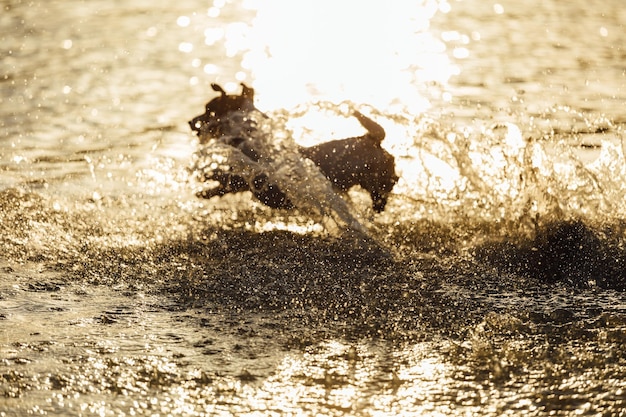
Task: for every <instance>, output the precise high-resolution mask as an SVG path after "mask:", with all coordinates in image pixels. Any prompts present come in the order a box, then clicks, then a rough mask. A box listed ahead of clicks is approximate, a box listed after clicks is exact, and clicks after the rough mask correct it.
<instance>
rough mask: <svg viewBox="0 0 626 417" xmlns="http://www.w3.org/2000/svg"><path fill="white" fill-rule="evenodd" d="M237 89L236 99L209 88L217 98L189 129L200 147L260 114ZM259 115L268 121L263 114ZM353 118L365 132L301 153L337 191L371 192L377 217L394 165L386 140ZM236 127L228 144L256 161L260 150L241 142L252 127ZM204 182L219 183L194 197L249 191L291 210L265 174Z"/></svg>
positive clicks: (367, 122) (227, 175)
mask: <svg viewBox="0 0 626 417" xmlns="http://www.w3.org/2000/svg"><path fill="white" fill-rule="evenodd" d="M241 86H242V92H241V94H240V95H230V94H227V93H226V92H225V91H224V89H223V88H222V87H220V86H219V85H217V84H212V85H211V87H212V88H213V90H214V91H217V92H219V93H221V95H220V96H218V97H216V98H214V99H212V100H211V101H209V102H208V103H207V104H206V106H205V113H204V114H202V115H200V116H197V117H195V118H193V119H192V120H191V121H190V122H189V126H190V127H191V129H192V130H193V131H195V132H196V134H197V135H198V137H199V138H200V141H201V142H207V141H208V140H210V139H214V138H219V137H221V136H222V135H226V134H231V132H230V131H229V128H228V123H229V121H230V116H231V115H232V114H233V113H235V112H240V113H243V114H246V113H249V112H253V111H258V110H257V109H256V107H255V106H254V89H252V88H250V87H248V86H246V85H245V84H243V83H242V84H241ZM259 113H260V112H259ZM260 114H261V115H262V116H263V117H266V118H267V116H266V115H265V114H263V113H260ZM353 116H354V117H356V119H357V120H358V121H359V122H360V123H361V125H362V126H363V127H364V128H365V130H367V133H366V134H364V135H363V136H358V137H353V138H348V139H338V140H332V141H330V142H325V143H322V144H319V145H316V146H311V147H301V148H299V151H300V154H301V155H302V156H304V157H305V158H308V159H310V160H311V161H313V163H314V164H315V165H317V167H318V168H319V169H320V171H321V172H322V173H323V174H324V176H326V178H328V180H329V181H330V182H331V183H332V184H333V186H334V187H335V188H337V189H339V190H341V191H347V190H349V189H350V188H352V187H353V186H356V185H359V186H361V187H362V188H363V189H364V190H366V191H367V192H368V193H369V195H370V197H371V199H372V208H373V209H374V211H376V212H377V213H380V212H382V211H383V210H384V209H385V206H386V204H387V199H388V197H389V194H390V193H391V190H392V188H393V187H394V185H395V184H396V182H397V181H398V176H397V175H396V172H395V160H394V158H393V156H392V155H390V154H389V153H388V152H387V151H385V150H384V149H383V148H382V146H381V142H382V140H383V139H384V138H385V130H384V129H383V128H382V127H381V126H380V125H379V124H377V123H376V122H374V121H373V120H371V119H370V118H368V117H366V116H364V115H363V114H361V113H360V112H358V111H355V112H354V113H353ZM239 127H240V129H239V135H238V136H235V137H229V139H228V145H230V146H232V147H235V148H237V149H239V150H240V151H241V152H242V153H243V154H244V155H246V156H247V157H248V158H250V159H251V160H253V161H256V162H258V161H259V159H260V155H259V151H258V150H257V149H254V147H253V146H251V145H250V141H248V140H246V138H245V137H244V136H246V134H251V133H252V132H253V129H255V126H254V124H253V123H252V122H250V120H248V119H246V118H245V117H244V118H243V119H242V125H241V126H239ZM205 179H206V180H214V181H217V182H218V183H219V185H218V186H216V187H215V188H212V189H207V190H204V191H201V192H200V193H198V196H199V197H202V198H211V197H214V196H223V195H225V194H228V193H236V192H243V191H251V192H252V194H254V196H255V197H256V198H257V199H258V200H259V201H261V202H262V203H263V204H265V205H267V206H269V207H272V208H282V209H292V208H294V205H293V203H292V202H291V201H290V200H289V198H288V196H287V195H286V194H285V193H284V192H282V191H281V190H280V188H279V187H278V186H277V185H276V184H273V183H271V182H270V181H269V177H268V175H267V174H265V173H260V174H257V175H255V176H254V177H253V178H252V179H251V180H250V179H246V178H244V177H242V176H240V175H237V174H236V173H234V172H232V171H228V172H225V171H223V170H219V169H216V170H214V171H213V172H211V173H210V174H208V175H206V178H205Z"/></svg>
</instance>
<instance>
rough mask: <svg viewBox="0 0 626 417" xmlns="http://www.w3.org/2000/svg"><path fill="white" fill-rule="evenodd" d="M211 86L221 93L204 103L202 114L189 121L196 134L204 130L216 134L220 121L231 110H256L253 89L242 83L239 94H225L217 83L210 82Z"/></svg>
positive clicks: (218, 130)
mask: <svg viewBox="0 0 626 417" xmlns="http://www.w3.org/2000/svg"><path fill="white" fill-rule="evenodd" d="M211 87H212V88H213V91H217V92H219V93H221V95H220V96H219V97H215V98H214V99H212V100H211V101H209V102H208V103H207V104H206V106H205V112H204V114H201V115H199V116H197V117H194V118H193V119H192V120H190V121H189V126H190V127H191V130H193V131H194V132H196V134H197V135H198V136H200V134H201V133H204V132H206V133H208V134H210V135H218V134H219V132H220V125H221V122H222V121H223V120H224V118H225V117H227V116H228V115H229V114H230V113H232V112H237V111H239V112H251V111H254V110H257V109H256V107H254V89H253V88H250V87H248V86H247V85H245V84H244V83H241V87H242V90H241V94H240V95H234V94H226V91H224V89H223V88H222V87H221V86H220V85H218V84H211Z"/></svg>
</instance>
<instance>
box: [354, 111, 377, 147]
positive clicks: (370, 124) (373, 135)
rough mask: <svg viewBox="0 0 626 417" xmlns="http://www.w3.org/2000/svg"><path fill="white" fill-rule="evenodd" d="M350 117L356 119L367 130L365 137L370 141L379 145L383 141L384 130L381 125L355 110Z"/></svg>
mask: <svg viewBox="0 0 626 417" xmlns="http://www.w3.org/2000/svg"><path fill="white" fill-rule="evenodd" d="M352 115H353V116H354V117H356V118H357V120H358V121H359V123H361V126H363V127H364V128H365V130H367V136H368V137H369V138H370V139H371V140H373V141H374V142H376V143H378V144H380V143H381V142H382V141H383V139H385V129H383V127H382V126H381V125H379V124H378V123H376V122H375V121H373V120H372V119H370V118H369V117H367V116H365V115H364V114H363V113H361V112H359V111H357V110H355V111H354V113H352Z"/></svg>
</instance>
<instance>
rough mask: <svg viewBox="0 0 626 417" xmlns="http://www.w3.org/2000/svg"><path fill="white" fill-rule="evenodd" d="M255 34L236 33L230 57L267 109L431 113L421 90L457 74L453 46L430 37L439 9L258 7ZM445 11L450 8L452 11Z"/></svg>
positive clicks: (413, 5)
mask: <svg viewBox="0 0 626 417" xmlns="http://www.w3.org/2000/svg"><path fill="white" fill-rule="evenodd" d="M248 6H249V7H253V8H255V9H256V11H257V14H256V18H255V19H254V21H253V22H252V25H251V27H249V28H248V27H247V26H245V25H242V26H234V25H230V26H229V29H228V30H227V33H226V36H225V37H226V49H227V53H228V55H232V54H235V53H237V52H239V51H242V52H243V60H242V67H243V68H244V69H245V70H247V71H249V72H250V74H251V77H252V78H253V79H254V85H255V87H257V90H258V92H259V94H258V98H259V106H260V107H261V108H279V107H283V108H285V107H292V106H295V105H297V104H300V103H303V102H308V101H312V100H314V99H327V100H330V101H343V100H345V99H350V100H352V101H354V102H360V103H367V104H370V105H372V106H374V107H377V108H380V109H389V108H390V107H394V106H395V107H399V106H403V107H406V108H408V109H410V110H411V111H412V112H414V113H418V112H421V111H423V110H425V109H426V108H427V107H428V105H429V103H428V98H427V97H425V96H424V94H423V93H422V92H421V87H422V86H423V85H424V84H426V83H429V82H435V83H440V84H446V83H447V82H448V79H449V78H450V76H451V75H452V74H454V73H455V72H456V71H457V69H456V68H455V67H454V65H453V64H451V62H450V60H449V57H448V56H447V55H446V54H445V45H444V44H443V42H442V41H441V40H439V39H437V38H436V37H435V36H433V34H431V33H429V32H428V28H429V24H430V19H432V17H433V16H434V14H435V13H436V12H437V11H438V10H440V8H439V3H438V2H435V1H424V2H407V1H403V2H396V3H394V6H393V7H388V5H387V4H386V3H384V2H382V1H379V2H356V1H344V2H331V1H322V2H319V1H317V2H312V1H306V2H292V1H273V2H254V3H250V4H248ZM444 9H445V7H444Z"/></svg>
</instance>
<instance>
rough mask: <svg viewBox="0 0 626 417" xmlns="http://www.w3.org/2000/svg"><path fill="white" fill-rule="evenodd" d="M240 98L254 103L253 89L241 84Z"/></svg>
mask: <svg viewBox="0 0 626 417" xmlns="http://www.w3.org/2000/svg"><path fill="white" fill-rule="evenodd" d="M241 96H242V97H244V98H246V99H248V100H250V101H254V88H252V87H248V86H247V85H245V84H244V83H241Z"/></svg>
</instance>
